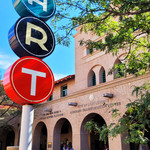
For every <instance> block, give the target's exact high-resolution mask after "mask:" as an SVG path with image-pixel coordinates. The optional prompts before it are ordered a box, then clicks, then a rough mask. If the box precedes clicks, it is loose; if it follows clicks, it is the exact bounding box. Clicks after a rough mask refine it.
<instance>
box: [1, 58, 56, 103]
mask: <svg viewBox="0 0 150 150" xmlns="http://www.w3.org/2000/svg"><path fill="white" fill-rule="evenodd" d="M54 83H55V81H54V76H53V73H52V71H51V69H50V68H49V66H48V65H47V64H46V63H45V62H43V61H42V60H41V59H39V58H36V57H31V56H30V57H29V56H27V57H23V58H20V59H19V60H17V61H16V62H15V63H14V64H13V65H12V66H11V67H10V68H8V69H7V71H6V72H5V75H4V80H3V84H4V89H5V91H6V93H7V95H8V96H9V98H10V99H11V100H13V101H14V102H15V103H17V104H20V105H24V104H38V103H42V102H44V101H46V100H47V99H48V98H49V97H50V96H51V94H52V92H53V89H54Z"/></svg>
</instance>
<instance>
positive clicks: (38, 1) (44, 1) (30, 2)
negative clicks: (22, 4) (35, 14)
mask: <svg viewBox="0 0 150 150" xmlns="http://www.w3.org/2000/svg"><path fill="white" fill-rule="evenodd" d="M33 2H35V3H38V4H39V5H42V6H43V11H46V12H47V0H43V2H41V1H40V0H28V3H29V4H31V5H33Z"/></svg>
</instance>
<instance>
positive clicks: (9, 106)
mask: <svg viewBox="0 0 150 150" xmlns="http://www.w3.org/2000/svg"><path fill="white" fill-rule="evenodd" d="M0 107H1V108H0V127H2V126H4V125H6V124H8V123H9V121H11V120H12V119H14V118H15V117H17V116H18V115H20V114H21V106H19V105H17V104H15V103H14V102H13V101H11V100H10V99H9V97H8V96H7V94H6V93H5V90H4V87H3V84H2V81H0Z"/></svg>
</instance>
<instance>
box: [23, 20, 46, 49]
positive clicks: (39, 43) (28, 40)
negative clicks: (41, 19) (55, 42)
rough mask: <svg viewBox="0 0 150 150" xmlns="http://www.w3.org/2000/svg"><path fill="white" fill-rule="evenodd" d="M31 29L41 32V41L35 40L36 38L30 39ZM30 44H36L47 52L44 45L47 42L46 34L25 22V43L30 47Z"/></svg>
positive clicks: (37, 27) (39, 28)
mask: <svg viewBox="0 0 150 150" xmlns="http://www.w3.org/2000/svg"><path fill="white" fill-rule="evenodd" d="M32 29H34V30H36V31H39V32H41V34H42V35H43V38H42V39H36V38H34V37H32V36H31V32H32ZM31 42H34V43H37V44H38V45H39V46H40V47H41V48H42V49H43V50H44V51H48V50H47V48H46V47H45V45H44V44H45V43H46V42H47V34H46V32H45V31H44V30H43V29H42V28H41V27H39V26H37V25H34V24H32V23H29V22H27V28H26V40H25V43H26V44H27V45H30V44H31Z"/></svg>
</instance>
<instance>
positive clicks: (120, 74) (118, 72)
mask: <svg viewBox="0 0 150 150" xmlns="http://www.w3.org/2000/svg"><path fill="white" fill-rule="evenodd" d="M115 65H117V66H118V68H117V70H116V71H115V72H114V79H116V78H121V77H123V76H124V71H123V70H122V69H121V65H123V63H122V62H121V61H120V60H119V59H118V60H117V61H116V63H115Z"/></svg>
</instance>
